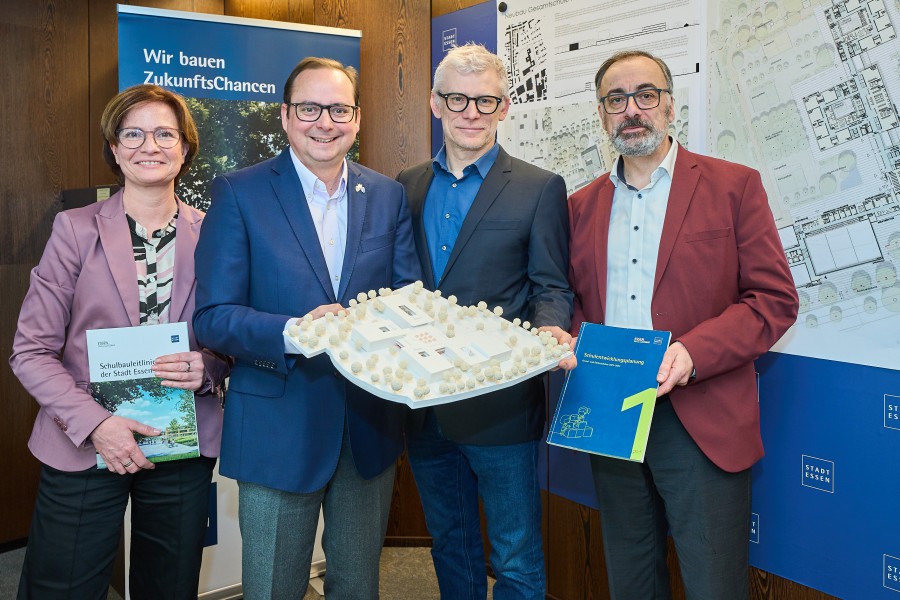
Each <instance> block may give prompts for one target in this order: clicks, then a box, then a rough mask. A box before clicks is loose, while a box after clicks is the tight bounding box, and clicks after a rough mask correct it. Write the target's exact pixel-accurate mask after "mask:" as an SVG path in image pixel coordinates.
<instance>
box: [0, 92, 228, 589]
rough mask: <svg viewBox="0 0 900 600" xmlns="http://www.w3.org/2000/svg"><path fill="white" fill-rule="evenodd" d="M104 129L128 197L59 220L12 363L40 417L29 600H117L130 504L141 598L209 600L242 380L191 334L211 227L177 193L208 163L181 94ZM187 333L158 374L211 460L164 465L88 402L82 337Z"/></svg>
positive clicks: (151, 99) (34, 448)
mask: <svg viewBox="0 0 900 600" xmlns="http://www.w3.org/2000/svg"><path fill="white" fill-rule="evenodd" d="M100 124H101V129H102V131H103V135H104V137H105V140H106V141H105V144H104V148H103V151H104V152H103V153H104V158H105V159H106V162H107V163H108V164H109V165H110V167H111V168H112V170H113V172H114V173H115V174H116V175H117V177H118V178H119V181H120V183H122V184H123V188H122V190H121V191H119V192H118V193H117V194H115V195H114V196H113V197H111V198H110V199H108V200H106V201H105V202H100V203H97V204H94V205H92V206H87V207H84V208H77V209H73V210H70V211H65V212H62V213H60V214H59V215H57V217H56V220H55V221H54V223H53V232H52V233H51V236H50V240H49V241H48V242H47V246H46V248H45V249H44V254H43V256H42V258H41V261H40V263H39V264H38V266H37V267H35V268H34V270H32V272H31V285H30V287H29V290H28V293H27V295H26V296H25V300H24V302H23V303H22V310H21V313H20V315H19V322H18V329H17V331H16V336H15V340H14V343H13V354H12V357H11V358H10V364H11V366H12V369H13V371H14V372H15V374H16V376H17V377H18V378H19V380H20V381H21V382H22V385H23V386H24V387H25V389H27V390H28V392H29V393H30V394H31V395H32V396H33V397H34V398H35V400H37V402H38V404H39V405H40V410H39V412H38V415H37V419H36V420H35V424H34V430H33V432H32V435H31V439H30V440H29V442H28V446H29V448H30V449H31V452H32V453H33V454H34V456H35V457H37V458H38V460H40V461H41V462H42V463H43V466H42V470H41V478H40V486H39V490H38V499H37V503H36V505H35V510H34V515H33V517H32V523H31V530H30V532H29V538H28V548H27V551H26V555H25V563H24V565H23V568H22V577H21V580H20V583H19V593H18V597H19V598H20V599H23V598H40V599H42V600H43V599H53V598H84V599H93V598H106V596H107V591H108V586H109V580H110V577H111V575H112V570H113V562H114V559H115V557H116V553H117V549H118V546H119V538H120V535H121V530H122V522H123V515H124V512H125V507H126V505H127V502H128V499H129V497H130V498H131V502H132V516H131V537H132V544H131V569H130V593H131V597H132V598H133V599H140V598H196V597H197V584H198V580H199V573H200V559H201V556H202V551H203V537H204V534H205V530H206V521H207V507H208V499H209V483H210V480H211V477H212V471H213V467H214V466H215V462H216V457H217V456H218V455H219V439H220V434H221V427H222V408H221V402H220V397H221V393H220V392H221V389H222V384H223V381H224V378H225V377H226V375H227V374H228V367H229V365H228V361H227V360H226V359H224V358H222V357H220V356H218V355H215V354H213V353H211V352H209V351H206V350H201V349H200V348H198V347H197V343H196V340H195V339H194V334H193V331H192V330H191V316H192V313H193V311H194V286H195V282H194V246H195V245H196V242H197V237H198V235H199V233H200V224H201V222H202V220H203V213H201V212H199V211H197V210H195V209H194V208H191V207H189V206H187V205H185V204H183V203H182V202H181V201H179V200H178V199H177V198H176V197H175V182H176V180H177V178H178V177H179V176H181V175H183V174H184V173H185V172H186V171H187V169H188V167H189V165H190V163H191V161H192V159H193V158H194V156H195V155H196V153H197V149H198V139H197V128H196V126H195V124H194V121H193V118H192V117H191V114H190V112H189V111H188V108H187V105H186V104H185V103H184V100H183V99H182V98H181V97H180V96H178V95H177V94H173V93H172V92H169V91H167V90H164V89H162V88H160V87H157V86H152V85H139V86H134V87H132V88H129V89H127V90H125V91H124V92H122V93H120V94H118V95H117V96H116V97H115V98H113V99H112V100H111V101H110V102H109V104H108V105H107V106H106V109H105V110H104V112H103V116H102V117H101V122H100ZM178 321H185V322H187V324H188V331H189V341H190V348H191V350H190V352H183V353H178V354H170V355H166V356H160V357H159V358H157V359H156V361H155V363H154V366H153V370H154V374H155V375H156V376H157V377H159V378H160V379H161V380H162V384H163V385H165V386H168V387H173V388H180V389H186V390H191V391H193V392H194V397H195V409H196V422H197V430H198V434H199V445H200V454H201V456H200V457H199V458H192V459H184V460H175V461H171V462H161V463H158V464H154V463H152V462H150V461H149V460H147V458H146V457H145V456H144V454H143V452H142V451H141V447H139V446H138V444H137V442H136V441H135V435H136V434H139V435H140V436H147V437H151V438H152V437H154V436H158V435H160V433H161V431H159V430H158V429H154V428H153V427H151V426H149V425H147V424H144V423H141V422H139V421H137V420H133V419H130V418H126V417H122V416H115V415H111V414H110V413H109V412H107V411H106V410H105V409H104V408H103V407H102V406H101V405H100V404H99V403H98V402H97V401H96V400H94V398H93V397H92V396H91V393H90V389H89V380H90V376H89V369H88V355H87V340H86V335H85V331H86V330H89V329H103V328H110V327H128V326H138V325H152V324H157V323H169V322H172V323H174V322H178ZM98 453H99V455H100V456H101V457H102V458H103V461H104V462H105V463H106V469H105V470H103V469H98V468H97V454H98Z"/></svg>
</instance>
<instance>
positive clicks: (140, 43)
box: [118, 4, 362, 210]
mask: <svg viewBox="0 0 900 600" xmlns="http://www.w3.org/2000/svg"><path fill="white" fill-rule="evenodd" d="M118 14H119V89H120V90H123V89H125V88H127V87H130V86H132V85H136V84H139V83H155V84H157V85H160V86H162V87H165V88H167V89H170V90H172V91H173V92H178V93H179V94H181V95H183V96H184V97H185V98H186V99H187V101H188V106H189V107H190V109H191V113H192V114H193V116H194V120H196V122H197V128H198V130H199V132H200V153H199V154H198V156H197V157H196V158H195V159H194V163H193V165H192V166H191V169H190V171H188V173H187V174H186V175H185V176H184V177H182V178H181V180H180V181H179V185H178V190H177V192H178V195H179V197H180V198H181V199H182V200H184V201H185V202H187V203H188V204H190V205H192V206H196V207H197V208H199V209H201V210H206V209H207V208H208V207H209V184H210V183H211V182H212V180H213V178H214V177H215V176H216V175H218V174H220V173H227V172H229V171H233V170H235V169H239V168H241V167H246V166H249V165H252V164H255V163H257V162H260V161H262V160H265V159H267V158H271V157H272V156H274V155H276V154H277V153H278V152H280V151H281V150H282V149H284V148H285V147H286V146H287V138H286V137H285V135H284V131H283V130H282V128H281V119H280V111H281V102H282V99H283V92H284V82H285V80H286V79H287V76H288V75H289V74H290V72H291V70H292V69H293V68H294V66H295V65H296V64H297V63H298V62H300V60H302V59H303V58H305V57H307V56H321V57H326V58H333V59H335V60H337V61H340V62H342V63H343V64H345V65H350V66H353V67H355V68H356V69H357V70H359V42H360V38H361V36H362V34H361V32H360V31H358V30H350V29H337V28H333V27H317V26H313V25H301V24H297V23H282V22H278V21H263V20H259V19H245V18H239V17H224V16H221V15H207V14H199V13H189V12H181V11H173V10H159V9H149V8H141V7H136V6H124V5H121V4H120V5H118ZM356 152H357V146H354V148H353V149H352V150H351V154H355V153H356Z"/></svg>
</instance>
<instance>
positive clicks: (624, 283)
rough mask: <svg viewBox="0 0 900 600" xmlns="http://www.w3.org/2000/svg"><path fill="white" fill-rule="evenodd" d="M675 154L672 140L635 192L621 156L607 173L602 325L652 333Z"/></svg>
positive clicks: (676, 152)
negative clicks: (608, 197)
mask: <svg viewBox="0 0 900 600" xmlns="http://www.w3.org/2000/svg"><path fill="white" fill-rule="evenodd" d="M677 154H678V142H675V141H674V140H673V142H672V147H671V148H669V152H668V153H667V154H666V157H665V158H664V159H663V161H662V163H661V164H660V165H659V166H658V167H657V168H656V170H654V171H653V174H652V175H650V183H649V184H648V185H647V186H646V187H644V188H643V189H640V190H639V189H636V188H635V187H633V186H631V185H629V184H628V182H626V181H625V170H624V168H623V167H624V165H623V163H622V158H621V157H620V158H618V159H617V160H616V162H615V164H613V168H612V169H611V170H610V174H609V180H610V181H612V183H613V185H615V186H616V189H615V192H613V203H612V211H611V212H610V215H609V237H608V241H607V249H606V252H607V259H606V310H605V319H604V323H605V324H606V325H612V326H615V327H633V328H636V329H653V314H652V309H651V303H652V301H653V282H654V280H655V278H656V262H657V259H658V258H659V240H660V237H661V236H662V229H663V222H664V221H665V219H666V207H667V206H668V204H669V191H670V190H671V189H672V175H673V174H674V172H675V157H676V156H677ZM697 268H698V269H702V268H703V266H702V265H697Z"/></svg>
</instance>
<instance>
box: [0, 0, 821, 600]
mask: <svg viewBox="0 0 900 600" xmlns="http://www.w3.org/2000/svg"><path fill="white" fill-rule="evenodd" d="M124 3H125V4H134V5H139V6H150V7H154V8H165V9H173V10H189V11H194V12H204V13H213V14H224V15H229V16H241V17H251V18H262V19H273V20H280V21H289V22H298V23H307V24H313V25H324V26H332V27H348V28H353V29H361V30H363V38H362V65H361V71H362V82H361V83H362V93H361V95H362V101H361V103H362V107H363V121H362V128H361V140H362V148H361V161H362V162H363V163H365V164H366V165H368V166H370V167H372V168H374V169H376V170H378V171H381V172H383V173H386V174H388V175H390V176H393V175H395V174H396V173H397V172H399V171H400V169H401V168H403V167H405V166H408V165H411V164H415V163H416V162H419V161H421V160H425V159H426V158H428V155H429V139H428V135H427V134H424V135H423V134H422V133H421V132H426V131H428V130H429V127H430V120H429V114H430V113H429V109H428V90H429V87H430V72H429V71H430V67H429V64H430V60H429V56H428V52H427V50H424V49H427V48H428V47H429V43H430V42H429V36H430V19H431V17H432V16H438V15H441V14H446V13H447V12H451V11H454V10H458V9H460V8H466V7H468V6H471V5H473V4H476V3H478V1H477V0H431V2H430V5H429V1H428V0H156V1H153V0H145V1H143V2H124ZM115 4H116V3H115V1H114V0H70V1H67V0H4V2H2V3H0V56H2V57H3V60H2V61H0V156H2V157H3V159H2V160H0V215H2V217H0V289H2V290H3V293H2V294H0V355H2V357H3V360H2V361H0V423H2V424H3V431H2V435H0V472H2V473H3V486H2V492H3V493H2V498H3V501H2V502H3V504H2V506H0V549H2V546H3V544H5V543H6V544H8V543H11V542H12V543H14V542H15V541H17V540H20V539H22V538H24V537H25V536H26V535H27V528H28V524H29V521H30V517H31V509H32V506H33V502H34V496H35V492H36V489H37V477H38V463H37V461H35V460H34V459H33V458H32V456H31V454H30V453H28V452H27V450H26V449H25V447H26V442H27V439H28V436H29V434H30V432H31V425H32V422H33V420H34V415H35V413H36V412H37V405H36V404H35V403H34V401H33V400H32V399H31V398H30V397H29V396H28V395H27V394H25V392H24V391H23V390H22V388H21V386H20V385H19V383H18V381H17V380H16V379H15V377H13V375H12V373H11V371H10V369H9V366H8V364H7V362H6V358H7V357H8V352H9V349H10V348H11V346H12V338H13V334H14V332H15V322H16V317H17V315H18V310H19V306H20V304H21V302H22V298H23V297H24V294H25V291H26V289H27V286H28V273H29V271H30V270H31V268H32V267H33V266H34V265H35V264H36V263H37V261H38V259H39V258H40V254H41V251H42V249H43V246H44V244H45V242H46V240H47V236H48V235H49V230H50V224H51V222H52V218H53V215H54V214H55V212H56V210H57V208H58V198H59V192H60V190H63V189H68V188H78V187H86V186H91V185H99V184H103V183H109V182H111V181H112V177H111V175H110V173H109V171H108V169H107V167H106V165H105V163H104V162H103V159H102V157H101V154H100V148H101V137H100V135H99V131H98V123H99V118H100V113H101V111H102V110H103V107H104V105H105V104H106V102H107V100H108V99H109V98H110V97H111V96H112V95H113V94H115V92H116V90H117V88H118V83H117V80H116V70H117V60H116V55H117V50H116V14H115ZM544 508H545V511H544V513H545V514H544V533H545V546H546V550H547V553H546V554H547V566H548V588H549V589H548V592H549V594H550V596H551V597H554V598H561V599H566V600H575V599H580V598H606V597H607V592H606V575H605V571H604V563H603V553H602V550H601V541H600V536H601V529H600V522H599V517H598V515H597V513H596V511H594V510H591V509H587V508H585V507H583V506H579V505H577V504H575V503H573V502H571V501H569V500H566V499H564V498H560V497H558V496H554V495H550V494H546V493H545V494H544ZM388 543H390V544H394V545H404V544H407V545H427V544H429V543H430V538H429V537H428V532H427V530H426V529H425V525H424V518H423V516H422V511H421V506H420V504H419V499H418V495H417V493H416V490H415V484H414V482H413V480H412V475H411V473H410V471H409V467H408V465H407V464H406V463H405V461H404V460H402V459H401V463H400V469H399V470H398V475H397V483H396V485H395V492H394V503H393V510H392V514H391V520H390V524H389V530H388ZM670 564H671V565H672V566H674V565H675V559H674V556H672V555H671V554H670ZM673 588H674V590H675V596H674V597H675V598H683V597H684V593H683V590H682V589H681V585H680V582H679V581H677V580H676V581H675V582H673ZM751 590H752V593H751V597H753V598H779V599H790V598H803V599H805V600H822V599H825V598H827V596H826V595H824V594H821V593H819V592H816V591H814V590H809V589H808V588H804V587H803V586H800V585H799V584H795V583H793V582H790V581H787V580H784V579H782V578H779V577H777V576H774V575H770V574H768V573H764V572H762V571H758V570H756V569H754V570H752V577H751Z"/></svg>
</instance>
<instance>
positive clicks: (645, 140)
mask: <svg viewBox="0 0 900 600" xmlns="http://www.w3.org/2000/svg"><path fill="white" fill-rule="evenodd" d="M671 112H672V111H671V109H670V108H669V107H668V106H667V107H666V112H665V114H666V118H668V117H669V115H670V114H671ZM636 125H639V126H641V127H644V128H645V129H646V130H647V133H646V134H644V135H632V136H630V137H627V138H626V137H623V136H621V135H620V134H619V132H620V131H622V130H623V129H625V128H626V127H634V126H636ZM668 133H669V132H668V128H666V129H657V128H656V127H654V126H653V124H652V123H650V122H648V121H644V120H642V119H641V118H640V117H638V118H635V119H630V120H628V121H625V122H624V123H621V124H620V125H619V126H618V127H617V128H616V131H615V132H614V134H613V136H612V143H613V147H614V148H615V149H616V150H617V151H618V152H619V154H621V155H622V156H650V155H651V154H653V153H654V152H656V150H657V149H658V148H659V146H660V144H662V143H663V140H665V139H666V136H667V135H668Z"/></svg>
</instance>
